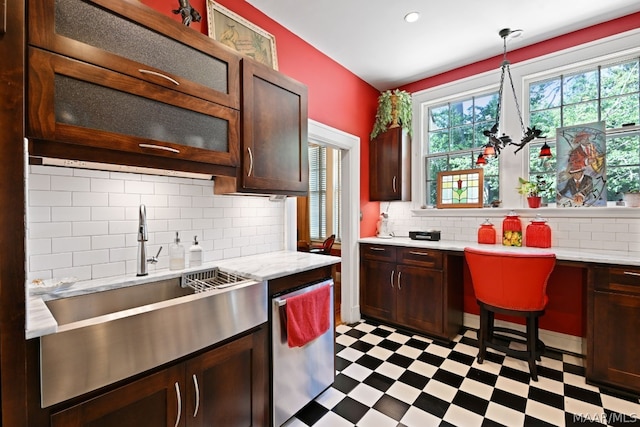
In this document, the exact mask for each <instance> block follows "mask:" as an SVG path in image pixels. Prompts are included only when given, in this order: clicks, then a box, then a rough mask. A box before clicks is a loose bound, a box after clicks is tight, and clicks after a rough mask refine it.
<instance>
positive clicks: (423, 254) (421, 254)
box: [409, 251, 429, 256]
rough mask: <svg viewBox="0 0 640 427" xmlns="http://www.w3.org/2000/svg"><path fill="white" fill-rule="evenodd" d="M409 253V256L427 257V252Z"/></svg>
mask: <svg viewBox="0 0 640 427" xmlns="http://www.w3.org/2000/svg"><path fill="white" fill-rule="evenodd" d="M409 253H410V254H411V255H420V256H429V252H416V251H409Z"/></svg>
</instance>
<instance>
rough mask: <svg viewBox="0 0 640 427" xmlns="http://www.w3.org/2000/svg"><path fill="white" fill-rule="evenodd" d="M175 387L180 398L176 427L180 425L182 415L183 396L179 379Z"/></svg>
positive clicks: (178, 398)
mask: <svg viewBox="0 0 640 427" xmlns="http://www.w3.org/2000/svg"><path fill="white" fill-rule="evenodd" d="M175 387H176V398H177V400H178V415H177V416H176V423H175V425H174V427H178V424H180V417H181V416H182V398H181V397H180V386H179V385H178V382H177V381H176V383H175Z"/></svg>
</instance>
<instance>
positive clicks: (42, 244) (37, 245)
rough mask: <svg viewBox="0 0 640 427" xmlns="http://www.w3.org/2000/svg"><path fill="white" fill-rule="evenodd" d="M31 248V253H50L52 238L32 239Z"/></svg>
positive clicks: (30, 241)
mask: <svg viewBox="0 0 640 427" xmlns="http://www.w3.org/2000/svg"><path fill="white" fill-rule="evenodd" d="M29 249H30V250H29V252H30V254H31V255H42V254H50V253H51V239H30V240H29Z"/></svg>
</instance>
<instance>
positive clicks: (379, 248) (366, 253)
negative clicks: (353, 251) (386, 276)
mask: <svg viewBox="0 0 640 427" xmlns="http://www.w3.org/2000/svg"><path fill="white" fill-rule="evenodd" d="M360 256H361V257H362V258H364V259H370V260H374V261H389V262H396V247H395V246H388V245H369V244H363V245H361V246H360Z"/></svg>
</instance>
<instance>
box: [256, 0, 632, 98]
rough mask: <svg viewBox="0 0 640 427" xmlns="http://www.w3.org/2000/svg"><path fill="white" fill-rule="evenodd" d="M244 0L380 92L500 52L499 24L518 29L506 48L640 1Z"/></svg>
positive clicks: (620, 12) (619, 12) (616, 13)
mask: <svg viewBox="0 0 640 427" xmlns="http://www.w3.org/2000/svg"><path fill="white" fill-rule="evenodd" d="M247 2H248V3H250V4H252V5H253V6H254V7H256V8H257V9H259V10H260V11H262V12H263V13H264V14H266V15H267V16H269V17H270V18H272V19H273V20H275V21H277V22H278V23H280V24H281V25H283V26H284V27H286V28H287V29H289V30H290V31H291V32H293V33H294V34H296V35H298V36H299V37H300V38H302V39H303V40H305V41H306V42H307V43H309V44H311V45H312V46H314V47H315V48H316V49H318V50H319V51H321V52H323V53H324V54H326V55H327V56H329V57H330V58H332V59H333V60H335V61H336V62H338V63H339V64H341V65H342V66H344V67H345V68H347V69H348V70H350V71H351V72H353V73H354V74H356V75H358V76H359V77H360V78H362V79H363V80H365V81H366V82H368V83H369V84H371V85H372V86H374V87H375V88H377V89H378V90H386V89H393V88H396V87H398V86H401V85H403V84H406V83H411V82H414V81H417V80H420V79H423V78H425V77H429V76H433V75H436V74H439V73H442V72H445V71H449V70H451V69H454V68H457V67H460V66H463V65H467V64H471V63H473V62H476V61H479V60H483V59H487V58H491V57H493V56H496V55H500V54H501V53H502V49H503V45H502V39H501V38H500V36H499V35H498V32H499V31H500V30H501V29H502V28H511V29H522V30H523V33H522V36H521V37H519V38H515V39H513V40H510V41H509V43H508V44H507V49H508V50H509V51H510V50H514V49H518V48H520V47H523V46H527V45H530V44H534V43H537V42H540V41H543V40H547V39H549V38H552V37H556V36H559V35H562V34H566V33H569V32H571V31H575V30H579V29H581V28H585V27H588V26H590V25H594V24H597V23H600V22H605V21H608V20H611V19H614V18H619V17H621V16H624V15H628V14H630V13H634V12H638V11H640V1H639V0H485V1H480V0H445V1H433V0H431V1H427V0H315V1H311V0H247ZM411 11H417V12H420V14H421V16H420V19H419V20H418V21H417V22H415V23H412V24H409V23H406V22H405V21H404V19H403V18H404V16H405V15H406V14H407V13H408V12H411ZM276 49H277V39H276ZM499 67H500V63H496V68H499Z"/></svg>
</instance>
